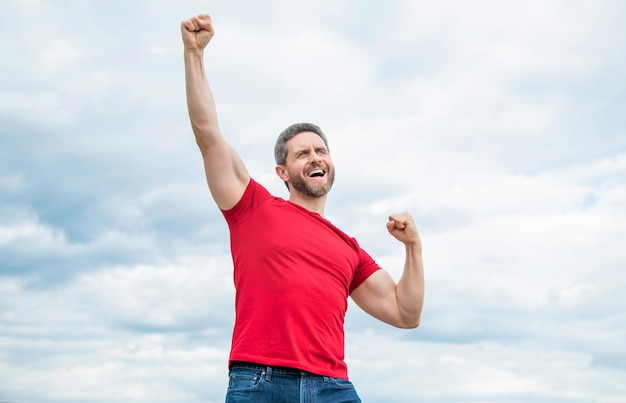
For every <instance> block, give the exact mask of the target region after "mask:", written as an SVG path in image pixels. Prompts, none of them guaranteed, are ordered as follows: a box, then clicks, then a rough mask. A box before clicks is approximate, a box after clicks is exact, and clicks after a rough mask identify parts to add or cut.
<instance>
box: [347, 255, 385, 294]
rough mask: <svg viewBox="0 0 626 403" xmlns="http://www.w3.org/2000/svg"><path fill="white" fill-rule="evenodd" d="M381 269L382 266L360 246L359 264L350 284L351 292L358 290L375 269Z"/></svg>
mask: <svg viewBox="0 0 626 403" xmlns="http://www.w3.org/2000/svg"><path fill="white" fill-rule="evenodd" d="M377 270H380V266H378V264H377V263H376V262H375V261H374V259H372V257H371V256H370V255H368V254H367V252H365V251H364V250H363V249H361V248H360V247H359V266H358V267H357V269H356V271H355V272H354V277H353V279H352V283H351V284H350V294H352V291H354V290H356V289H357V288H358V286H360V285H361V284H363V282H364V281H365V280H367V279H368V278H369V276H371V275H372V274H374V272H375V271H377Z"/></svg>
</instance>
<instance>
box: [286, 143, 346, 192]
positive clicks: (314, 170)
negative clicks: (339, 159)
mask: <svg viewBox="0 0 626 403" xmlns="http://www.w3.org/2000/svg"><path fill="white" fill-rule="evenodd" d="M287 150H288V151H287V161H286V166H285V171H286V173H287V175H288V177H289V180H288V183H289V187H290V189H291V188H293V190H296V191H298V192H300V193H302V194H303V195H305V196H308V197H322V196H324V195H326V194H327V193H328V191H330V188H331V187H332V186H333V182H334V181H335V167H334V165H333V162H332V160H331V159H330V154H329V153H328V148H326V144H324V140H322V138H321V137H320V136H318V135H317V134H315V133H313V132H302V133H299V134H297V135H296V136H294V137H293V138H291V139H290V140H289V141H287Z"/></svg>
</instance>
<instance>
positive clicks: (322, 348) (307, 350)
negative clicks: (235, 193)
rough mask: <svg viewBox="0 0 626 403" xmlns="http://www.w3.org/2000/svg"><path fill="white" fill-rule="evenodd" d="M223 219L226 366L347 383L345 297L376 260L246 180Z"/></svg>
mask: <svg viewBox="0 0 626 403" xmlns="http://www.w3.org/2000/svg"><path fill="white" fill-rule="evenodd" d="M223 214H224V217H225V218H226V221H227V222H228V226H229V228H230V242H231V252H232V256H233V263H234V281H235V289H236V297H235V311H236V317H235V328H234V331H233V340H232V348H231V352H230V361H231V362H232V361H247V362H254V363H258V364H265V365H275V366H284V367H292V368H298V369H302V370H304V371H308V372H312V373H315V374H319V375H325V376H331V377H334V378H344V379H348V370H347V367H346V364H345V363H344V331H343V324H344V317H345V313H346V309H347V308H348V301H347V298H348V295H349V294H350V293H351V292H352V291H353V290H354V289H355V288H357V287H358V286H359V285H360V284H361V283H363V281H365V280H366V279H367V278H368V277H369V276H370V275H371V274H372V273H374V272H375V271H376V270H378V269H379V266H378V265H377V264H376V262H374V260H373V259H372V258H371V257H370V256H369V255H368V254H367V253H366V252H365V251H364V250H362V249H361V248H360V246H359V244H358V243H357V242H356V240H355V239H354V238H350V237H349V236H348V235H346V234H344V233H343V232H342V231H341V230H339V229H338V228H337V227H335V226H334V225H333V224H331V223H330V221H328V220H326V219H325V218H324V217H322V216H321V215H319V214H317V213H313V212H310V211H308V210H306V209H305V208H303V207H300V206H298V205H296V204H294V203H291V202H289V201H286V200H284V199H281V198H278V197H273V196H272V195H271V194H270V193H269V192H268V191H267V190H266V189H265V188H264V187H263V186H261V185H259V184H258V183H256V182H255V181H254V180H252V179H251V180H250V183H249V184H248V187H247V188H246V190H245V192H244V194H243V196H242V198H241V200H240V201H239V202H238V203H237V205H235V207H233V208H232V209H230V210H225V211H223Z"/></svg>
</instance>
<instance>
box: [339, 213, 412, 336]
mask: <svg viewBox="0 0 626 403" xmlns="http://www.w3.org/2000/svg"><path fill="white" fill-rule="evenodd" d="M387 230H388V231H389V233H390V234H391V235H393V236H394V237H395V238H396V239H398V240H399V241H400V242H402V243H403V244H404V247H405V249H406V259H405V262H404V272H403V273H402V277H401V278H400V281H399V282H398V284H396V283H395V282H394V280H393V279H392V278H391V276H390V275H389V273H387V272H386V271H384V270H378V271H377V272H375V273H374V274H372V275H371V276H370V277H369V278H368V279H367V280H365V281H364V282H363V284H361V285H360V286H359V287H358V288H357V289H356V290H354V291H353V292H352V294H351V297H352V299H353V300H354V302H356V304H357V305H358V306H359V307H361V309H363V310H364V311H365V312H367V313H368V314H370V315H372V316H373V317H375V318H376V319H379V320H381V321H383V322H385V323H388V324H390V325H392V326H396V327H401V328H415V327H417V326H419V323H420V317H421V315H422V306H423V304H424V267H423V264H422V243H421V241H420V238H419V234H418V233H417V227H416V226H415V223H414V222H413V218H412V217H411V215H410V214H408V213H401V214H394V215H391V216H390V217H389V222H388V223H387Z"/></svg>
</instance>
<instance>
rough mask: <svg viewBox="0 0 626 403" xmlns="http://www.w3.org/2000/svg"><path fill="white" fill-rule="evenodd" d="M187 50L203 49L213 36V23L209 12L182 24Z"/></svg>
mask: <svg viewBox="0 0 626 403" xmlns="http://www.w3.org/2000/svg"><path fill="white" fill-rule="evenodd" d="M180 30H181V33H182V35H183V43H184V45H185V50H203V49H204V48H205V47H206V45H207V44H208V43H209V42H210V41H211V38H213V34H214V33H215V32H214V31H213V24H212V23H211V17H210V16H209V15H208V14H200V15H197V16H195V17H192V18H190V19H188V20H185V21H183V22H182V23H181V24H180Z"/></svg>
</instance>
